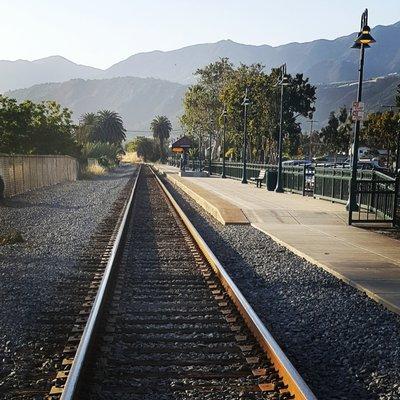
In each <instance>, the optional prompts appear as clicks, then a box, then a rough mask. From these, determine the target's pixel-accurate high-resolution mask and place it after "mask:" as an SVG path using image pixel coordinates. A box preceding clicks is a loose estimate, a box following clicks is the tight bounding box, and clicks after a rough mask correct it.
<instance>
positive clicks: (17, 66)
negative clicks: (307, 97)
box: [0, 22, 400, 92]
mask: <svg viewBox="0 0 400 400" xmlns="http://www.w3.org/2000/svg"><path fill="white" fill-rule="evenodd" d="M372 34H373V35H374V37H375V38H376V40H377V43H376V44H374V45H373V46H372V48H371V49H368V51H367V56H366V57H367V59H366V66H365V76H366V78H371V77H374V76H382V75H387V74H389V73H393V72H400V46H399V45H398V42H399V38H400V22H398V23H396V24H393V25H389V26H377V27H375V28H374V29H373V30H372ZM355 36H356V34H355V33H353V34H351V35H348V36H344V37H341V38H338V39H335V40H324V39H320V40H315V41H312V42H308V43H289V44H286V45H283V46H277V47H271V46H268V45H262V46H252V45H245V44H240V43H235V42H233V41H231V40H222V41H219V42H217V43H206V44H197V45H194V46H188V47H184V48H182V49H178V50H172V51H166V52H162V51H152V52H147V53H140V54H135V55H133V56H131V57H129V58H127V59H126V60H123V61H121V62H119V63H117V64H114V65H113V66H111V67H110V68H108V69H107V70H105V71H103V70H100V69H96V68H92V67H87V66H84V65H78V64H75V63H73V62H71V61H69V60H67V59H65V58H63V57H60V56H54V57H48V58H43V59H40V60H36V61H24V60H17V61H0V92H4V91H6V90H13V89H18V88H26V87H30V86H32V85H34V84H39V83H46V82H62V81H66V80H69V79H72V78H82V79H100V78H114V77H125V76H136V77H142V78H147V77H153V78H158V79H163V80H169V81H172V82H180V83H182V84H188V83H191V82H194V80H195V77H194V76H193V73H194V72H195V71H196V69H197V68H200V67H203V66H205V65H207V64H209V63H210V62H213V61H216V60H218V59H219V58H220V57H228V58H229V59H230V60H231V61H232V62H233V63H234V64H236V65H237V64H239V63H241V62H242V63H246V64H251V63H256V62H259V63H262V64H264V65H265V66H266V69H267V70H270V69H271V68H272V67H276V66H279V65H280V64H282V63H283V62H286V63H287V65H288V70H289V72H292V73H293V72H304V73H305V75H306V76H309V77H310V78H311V80H312V82H314V83H329V82H342V81H349V80H355V79H356V78H357V69H358V66H357V64H358V56H359V52H358V51H355V50H353V49H350V46H351V45H352V43H353V40H354V38H355ZM265 40H266V41H268V37H266V38H265Z"/></svg>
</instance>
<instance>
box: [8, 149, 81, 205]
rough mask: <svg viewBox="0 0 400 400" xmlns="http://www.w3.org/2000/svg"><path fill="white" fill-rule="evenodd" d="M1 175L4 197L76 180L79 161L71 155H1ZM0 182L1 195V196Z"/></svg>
mask: <svg viewBox="0 0 400 400" xmlns="http://www.w3.org/2000/svg"><path fill="white" fill-rule="evenodd" d="M0 177H1V179H2V180H3V182H4V197H11V196H14V195H16V194H19V193H24V192H27V191H29V190H32V189H37V188H41V187H44V186H50V185H55V184H57V183H60V182H65V181H76V179H77V177H78V162H77V161H76V159H75V158H73V157H69V156H28V155H23V156H19V155H17V156H1V155H0ZM1 186H2V185H1V182H0V196H1Z"/></svg>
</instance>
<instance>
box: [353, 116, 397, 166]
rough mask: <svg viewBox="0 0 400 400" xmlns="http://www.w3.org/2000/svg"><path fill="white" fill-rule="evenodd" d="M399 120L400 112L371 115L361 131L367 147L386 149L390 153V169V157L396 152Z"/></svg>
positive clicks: (388, 161) (388, 160)
mask: <svg viewBox="0 0 400 400" xmlns="http://www.w3.org/2000/svg"><path fill="white" fill-rule="evenodd" d="M399 120H400V113H399V112H397V113H396V112H394V111H386V112H383V113H381V112H378V113H370V114H368V118H367V120H366V121H365V122H364V127H363V130H362V131H361V138H362V140H363V141H364V142H365V144H366V145H367V146H369V147H371V148H372V149H373V150H380V149H386V150H387V151H388V159H387V163H388V167H389V166H390V156H391V154H392V155H393V154H394V153H395V151H396V145H397V133H398V132H399V130H400V122H399Z"/></svg>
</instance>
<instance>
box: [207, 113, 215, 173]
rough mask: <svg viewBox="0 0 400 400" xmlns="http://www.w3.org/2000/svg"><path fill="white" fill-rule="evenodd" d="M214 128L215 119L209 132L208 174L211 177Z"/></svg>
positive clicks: (212, 120)
mask: <svg viewBox="0 0 400 400" xmlns="http://www.w3.org/2000/svg"><path fill="white" fill-rule="evenodd" d="M213 126H214V119H213V118H211V127H210V132H209V146H210V147H209V154H208V174H209V175H210V176H211V175H212V172H211V167H212V162H211V161H212V159H211V156H212V154H211V141H212V128H213Z"/></svg>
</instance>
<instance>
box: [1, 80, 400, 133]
mask: <svg viewBox="0 0 400 400" xmlns="http://www.w3.org/2000/svg"><path fill="white" fill-rule="evenodd" d="M399 83H400V75H392V76H388V77H385V78H378V79H373V80H370V81H367V82H365V85H364V101H365V103H366V105H367V109H368V110H370V111H377V110H382V108H381V106H382V105H388V104H394V97H395V93H396V86H397V84H399ZM186 89H187V86H185V85H181V84H179V83H174V82H168V81H163V80H159V79H153V78H132V77H126V78H112V79H99V80H83V79H74V80H70V81H68V82H63V83H48V84H41V85H35V86H33V87H31V88H29V89H20V90H16V91H13V92H9V93H7V95H8V96H10V97H14V98H16V99H17V100H18V101H22V100H25V99H29V100H33V101H43V100H56V101H58V102H59V103H60V104H62V105H63V106H64V107H68V108H70V109H71V110H72V111H73V112H74V115H73V117H74V120H75V121H78V119H79V116H80V115H82V114H83V113H85V112H90V111H97V110H99V109H102V108H107V109H111V110H115V111H117V112H119V113H120V114H121V116H122V118H123V119H124V123H125V126H126V127H127V128H128V129H132V130H139V131H140V130H146V131H147V130H148V129H149V126H150V121H151V120H152V118H153V117H154V115H157V114H161V115H167V116H169V118H170V119H171V122H172V124H173V126H174V128H175V129H179V128H180V126H179V122H178V117H179V116H180V115H181V113H182V98H183V95H184V93H185V91H186ZM356 90H357V84H356V83H347V84H328V85H318V87H317V102H316V109H317V111H316V113H315V115H314V119H315V120H317V121H319V123H316V124H315V128H318V127H320V126H322V125H324V124H325V123H326V122H327V119H328V116H329V113H330V112H331V111H334V110H338V109H339V108H340V107H342V106H344V105H345V106H347V107H348V108H350V106H351V104H352V102H353V101H354V99H355V98H356ZM303 129H304V130H307V129H308V124H307V125H305V126H304V127H303ZM140 134H142V133H140Z"/></svg>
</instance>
